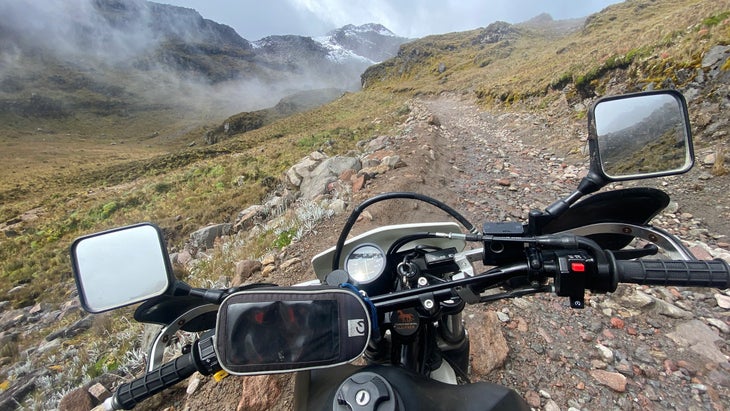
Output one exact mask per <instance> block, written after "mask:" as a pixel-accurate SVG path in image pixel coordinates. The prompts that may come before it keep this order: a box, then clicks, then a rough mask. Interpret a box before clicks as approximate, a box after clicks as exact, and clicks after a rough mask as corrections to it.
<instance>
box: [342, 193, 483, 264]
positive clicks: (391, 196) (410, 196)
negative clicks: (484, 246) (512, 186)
mask: <svg viewBox="0 0 730 411" xmlns="http://www.w3.org/2000/svg"><path fill="white" fill-rule="evenodd" d="M395 199H404V200H418V201H423V202H425V203H428V204H431V205H432V206H435V207H437V208H439V209H441V210H443V211H445V212H446V213H447V214H449V215H450V216H451V217H453V218H455V219H456V220H457V221H458V222H459V223H461V225H462V226H464V228H466V229H467V230H468V231H469V232H470V233H472V234H476V233H477V231H476V228H474V224H472V223H470V222H469V220H467V219H466V218H465V217H464V216H463V215H461V214H459V212H458V211H456V210H454V209H453V208H451V207H449V206H448V205H446V204H445V203H443V202H441V201H439V200H436V199H435V198H431V197H429V196H426V195H423V194H418V193H411V192H394V193H385V194H380V195H377V196H375V197H371V198H369V199H367V200H365V201H363V202H362V203H360V205H358V206H357V207H355V209H354V210H353V211H352V213H351V214H350V217H349V218H348V219H347V222H346V223H345V225H344V227H342V232H341V233H340V237H339V238H338V239H337V245H336V247H335V255H334V256H333V257H332V270H333V271H334V270H337V269H339V268H340V258H341V257H342V247H344V245H345V240H347V236H348V235H349V234H350V230H352V227H353V226H354V225H355V223H356V222H357V218H358V217H360V214H361V213H362V212H363V211H364V210H365V209H366V208H368V207H370V206H371V205H373V204H375V203H379V202H381V201H385V200H395Z"/></svg>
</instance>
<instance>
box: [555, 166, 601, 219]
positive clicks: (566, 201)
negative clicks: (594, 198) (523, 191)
mask: <svg viewBox="0 0 730 411" xmlns="http://www.w3.org/2000/svg"><path fill="white" fill-rule="evenodd" d="M605 185H606V180H605V179H604V178H603V177H601V176H600V175H599V174H597V173H595V172H594V171H593V170H591V171H590V172H588V175H586V176H585V177H583V179H582V180H581V181H580V184H578V189H577V190H575V191H574V192H573V193H572V194H570V195H569V196H567V197H565V198H563V199H560V200H558V201H556V202H554V203H552V204H550V206H548V207H547V208H546V209H545V213H547V214H549V215H551V216H553V217H557V216H559V215H561V214H563V213H564V212H565V210H567V209H568V208H570V206H571V205H573V204H574V203H575V202H576V201H578V200H580V199H581V198H582V197H583V196H585V195H587V194H592V193H595V192H596V191H598V190H600V189H601V188H603V187H604V186H605Z"/></svg>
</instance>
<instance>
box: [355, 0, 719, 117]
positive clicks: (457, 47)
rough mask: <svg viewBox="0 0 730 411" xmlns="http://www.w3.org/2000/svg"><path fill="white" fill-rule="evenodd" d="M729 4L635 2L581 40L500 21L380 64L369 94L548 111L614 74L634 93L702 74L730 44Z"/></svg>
mask: <svg viewBox="0 0 730 411" xmlns="http://www.w3.org/2000/svg"><path fill="white" fill-rule="evenodd" d="M728 10H730V3H728V2H727V1H722V2H711V1H702V0H695V1H681V0H671V1H648V0H630V1H627V2H625V3H620V4H616V5H613V6H610V7H608V8H606V9H605V10H603V11H602V12H600V13H597V14H595V15H592V16H590V17H588V19H587V20H586V22H585V24H584V25H582V26H580V27H578V28H577V29H576V30H574V31H573V32H572V33H569V34H567V35H564V34H561V32H560V31H559V30H556V29H554V28H551V27H550V26H549V25H548V26H543V28H540V27H539V26H537V27H536V26H534V25H516V26H508V25H506V24H504V23H495V24H492V25H490V26H488V27H486V28H485V29H479V30H473V31H468V32H463V33H453V34H448V35H444V36H432V37H426V38H424V39H421V40H418V41H415V42H412V43H409V44H407V45H404V46H403V47H402V48H401V50H400V52H399V54H398V56H397V57H396V58H394V59H391V60H388V61H386V62H384V63H382V64H380V65H377V66H374V67H371V68H370V69H369V70H368V71H367V72H366V73H365V75H364V76H363V79H364V82H365V84H366V85H367V86H368V87H369V88H379V89H383V90H388V91H392V92H397V93H401V92H408V93H438V92H442V91H454V92H463V93H475V94H476V95H477V97H478V98H479V99H480V100H481V102H482V103H483V104H485V105H494V104H513V103H517V102H519V103H527V104H528V105H529V106H531V107H533V108H537V107H546V106H547V104H548V103H549V102H551V101H552V100H554V99H557V98H559V97H560V96H562V95H565V96H566V97H567V98H568V99H569V101H580V100H582V99H585V98H591V97H594V96H596V95H601V94H603V93H604V92H605V90H606V86H607V84H606V83H607V80H608V78H609V77H610V76H609V75H607V74H608V73H611V72H613V71H614V70H617V69H623V70H626V73H625V76H623V79H622V80H625V81H627V82H628V83H629V84H630V88H633V89H642V88H644V87H645V86H647V85H648V84H650V83H653V84H655V85H656V86H659V85H661V84H662V83H664V82H665V81H667V80H670V81H671V82H672V84H675V85H677V86H681V85H682V84H683V83H684V82H686V81H687V80H690V79H691V78H692V77H694V70H695V69H696V68H697V67H699V62H700V61H701V58H702V55H703V53H704V52H705V51H706V50H708V49H709V47H711V46H712V45H715V44H727V43H729V42H730V26H729V25H728V23H727V18H728Z"/></svg>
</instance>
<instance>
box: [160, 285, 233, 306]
mask: <svg viewBox="0 0 730 411" xmlns="http://www.w3.org/2000/svg"><path fill="white" fill-rule="evenodd" d="M172 295H176V296H186V295H192V296H194V297H200V298H202V299H203V300H205V301H206V302H209V303H212V304H220V303H221V301H223V299H224V298H225V297H226V295H228V293H227V290H216V289H207V288H193V287H191V286H189V285H188V284H187V283H186V282H184V281H180V280H177V281H175V286H174V287H173V290H172Z"/></svg>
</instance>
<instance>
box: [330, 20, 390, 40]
mask: <svg viewBox="0 0 730 411" xmlns="http://www.w3.org/2000/svg"><path fill="white" fill-rule="evenodd" d="M340 33H375V34H379V35H381V36H391V37H396V35H395V33H393V32H392V31H390V30H388V29H387V28H386V27H385V26H383V25H382V24H378V23H367V24H362V25H360V26H356V25H354V24H347V25H345V26H342V27H340V28H339V29H335V30H332V31H330V32H329V33H327V35H328V36H335V35H337V34H340Z"/></svg>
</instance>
